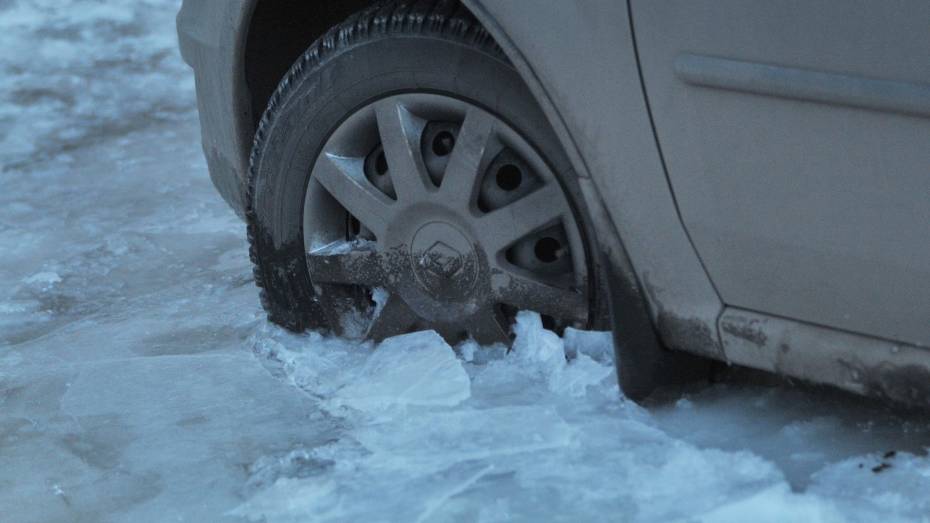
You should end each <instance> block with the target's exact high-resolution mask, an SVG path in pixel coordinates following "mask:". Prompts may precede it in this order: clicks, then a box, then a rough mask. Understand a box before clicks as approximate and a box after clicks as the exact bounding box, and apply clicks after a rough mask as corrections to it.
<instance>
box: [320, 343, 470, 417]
mask: <svg viewBox="0 0 930 523" xmlns="http://www.w3.org/2000/svg"><path fill="white" fill-rule="evenodd" d="M469 396H471V382H470V381H469V380H468V375H467V374H466V373H465V369H463V368H462V365H461V363H459V361H458V359H456V357H455V353H454V352H453V351H452V347H450V346H449V345H448V344H447V343H446V342H445V341H443V339H442V338H441V337H439V335H438V334H436V333H435V332H433V331H423V332H414V333H411V334H406V335H403V336H396V337H393V338H389V339H387V340H385V341H384V342H383V343H381V344H380V345H379V346H378V348H377V349H376V350H375V352H374V353H373V354H372V355H371V356H370V357H369V358H368V359H367V360H366V361H365V363H364V364H363V365H362V368H361V370H360V371H359V373H358V376H357V377H356V379H355V380H354V381H353V382H351V383H348V384H346V386H345V387H343V388H341V389H340V390H338V391H337V392H336V393H335V394H334V395H333V398H332V400H331V402H332V403H333V404H335V405H338V406H347V407H351V408H354V409H357V410H361V411H367V412H371V413H375V412H377V411H379V410H383V409H386V408H388V407H393V406H444V407H454V406H455V405H458V404H459V403H461V402H463V401H465V400H466V399H468V398H469Z"/></svg>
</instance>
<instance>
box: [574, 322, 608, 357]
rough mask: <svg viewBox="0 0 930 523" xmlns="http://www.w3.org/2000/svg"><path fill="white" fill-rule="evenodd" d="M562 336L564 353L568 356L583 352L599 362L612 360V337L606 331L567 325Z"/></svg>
mask: <svg viewBox="0 0 930 523" xmlns="http://www.w3.org/2000/svg"><path fill="white" fill-rule="evenodd" d="M563 338H564V340H565V354H566V355H568V357H569V358H573V357H575V356H576V355H578V354H584V355H586V356H589V357H591V358H592V359H593V360H595V361H599V362H601V363H613V361H614V339H613V336H612V334H611V333H610V332H608V331H584V330H578V329H573V328H572V327H568V328H566V329H565V334H564V336H563Z"/></svg>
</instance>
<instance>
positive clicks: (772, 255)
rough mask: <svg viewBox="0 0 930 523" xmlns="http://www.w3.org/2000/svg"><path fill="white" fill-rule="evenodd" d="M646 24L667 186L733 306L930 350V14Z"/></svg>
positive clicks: (843, 10)
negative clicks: (669, 185)
mask: <svg viewBox="0 0 930 523" xmlns="http://www.w3.org/2000/svg"><path fill="white" fill-rule="evenodd" d="M631 8H632V17H633V22H634V24H635V31H636V37H637V46H638V49H639V53H640V58H641V62H642V71H643V79H644V84H645V86H646V92H647V95H648V98H649V102H650V106H651V109H652V112H653V115H654V118H655V126H656V132H657V135H658V137H659V143H660V145H661V147H662V151H663V153H664V156H665V159H666V162H667V167H668V174H669V176H670V178H671V180H672V186H673V189H674V191H675V196H676V199H677V201H678V204H679V206H680V210H681V213H682V216H683V217H684V221H685V225H686V227H687V229H688V231H689V233H690V234H691V237H692V238H693V240H694V242H695V245H696V247H697V250H698V252H699V253H700V255H701V257H702V260H703V261H704V263H705V264H706V267H707V269H708V271H709V273H710V275H711V278H712V280H713V282H714V284H715V286H716V287H717V289H718V290H719V292H720V294H721V297H722V298H723V301H724V302H725V303H727V304H728V305H731V306H736V307H741V308H744V309H749V310H755V311H759V312H763V313H767V314H771V315H777V316H781V317H786V318H793V319H795V320H802V321H804V322H810V323H816V324H821V325H824V326H829V327H833V328H836V329H842V330H846V331H852V332H858V333H862V334H866V335H869V336H876V337H881V338H886V339H889V340H895V341H897V342H907V343H911V344H917V345H923V346H930V118H928V117H930V61H928V60H927V57H928V50H930V31H927V21H928V20H930V4H928V3H926V2H922V1H917V0H914V1H901V2H871V1H856V2H847V1H843V2H798V1H790V0H777V1H771V2H744V1H742V0H724V1H718V0H713V1H711V0H706V1H704V0H701V1H692V0H687V1H685V0H680V1H677V0H673V1H666V2H653V1H648V0H646V1H640V0H633V1H632V4H631Z"/></svg>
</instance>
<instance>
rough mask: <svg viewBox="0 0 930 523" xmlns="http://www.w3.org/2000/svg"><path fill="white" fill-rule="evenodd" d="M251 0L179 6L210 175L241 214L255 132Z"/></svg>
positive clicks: (182, 42)
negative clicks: (248, 63) (249, 54)
mask: <svg viewBox="0 0 930 523" xmlns="http://www.w3.org/2000/svg"><path fill="white" fill-rule="evenodd" d="M254 8H255V2H254V1H252V0H223V1H221V2H214V1H212V0H206V1H203V0H199V1H198V0H193V1H191V0H187V1H185V2H184V3H183V5H182V7H181V10H180V12H178V18H177V26H178V41H179V44H180V47H181V55H182V56H183V57H184V60H185V61H186V62H187V63H188V64H190V66H191V67H192V68H193V69H194V80H195V82H196V84H197V107H198V109H199V112H200V131H201V137H202V141H203V152H204V155H205V156H206V158H207V165H208V167H209V169H210V178H211V179H212V180H213V184H214V185H215V186H216V188H217V190H218V191H219V192H220V194H221V195H222V196H223V199H224V200H226V202H227V203H228V204H229V205H230V206H231V207H232V208H233V210H235V211H236V213H237V214H239V215H240V216H242V215H243V212H244V209H243V205H242V195H243V192H244V188H245V177H246V173H247V172H248V169H249V152H250V150H251V148H252V136H253V135H254V133H255V128H254V124H253V117H252V111H251V109H250V104H249V93H248V87H247V86H246V82H245V69H244V66H243V57H244V55H245V51H244V47H245V42H246V36H247V33H248V23H249V17H250V16H251V14H252V11H253V10H254Z"/></svg>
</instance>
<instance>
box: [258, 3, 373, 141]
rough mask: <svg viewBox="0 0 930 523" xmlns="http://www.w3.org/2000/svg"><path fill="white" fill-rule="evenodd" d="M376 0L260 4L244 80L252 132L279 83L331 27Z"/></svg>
mask: <svg viewBox="0 0 930 523" xmlns="http://www.w3.org/2000/svg"><path fill="white" fill-rule="evenodd" d="M374 3H375V0H315V1H307V0H290V1H288V0H258V1H257V2H256V5H255V7H254V11H253V12H252V18H251V20H250V22H249V30H248V37H247V39H246V47H245V80H246V85H247V86H248V89H249V98H250V100H249V102H250V109H251V110H252V127H253V130H254V129H256V128H257V127H258V122H259V121H260V120H261V117H262V113H264V112H265V107H266V106H267V105H268V100H269V99H270V98H271V95H272V94H273V93H274V90H275V88H277V86H278V82H280V81H281V78H283V77H284V75H285V74H286V73H287V71H288V69H290V67H291V65H292V64H293V63H294V62H295V61H296V60H297V58H298V57H299V56H300V55H301V54H302V53H303V52H304V51H306V50H307V48H308V47H310V44H312V43H313V42H314V41H315V40H316V39H317V38H319V37H320V36H322V35H323V33H325V32H326V31H327V30H328V29H329V28H330V27H332V26H334V25H336V24H338V23H340V22H342V21H343V20H345V19H346V18H348V17H349V15H351V14H352V13H354V12H356V11H360V10H361V9H364V8H365V7H368V6H369V5H372V4H374Z"/></svg>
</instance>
